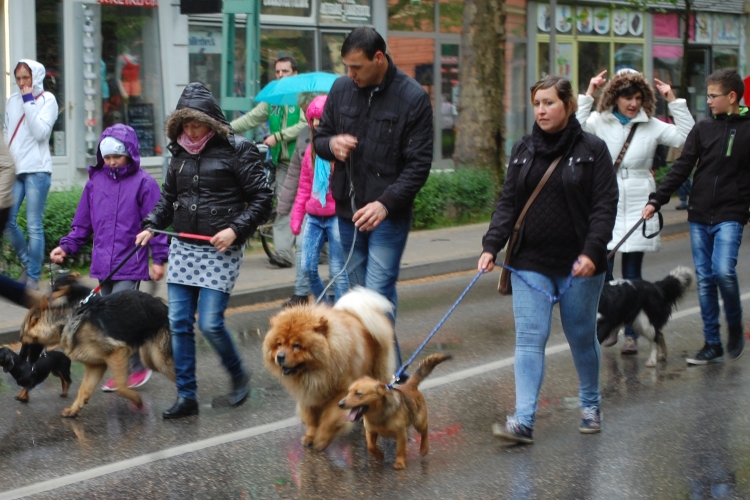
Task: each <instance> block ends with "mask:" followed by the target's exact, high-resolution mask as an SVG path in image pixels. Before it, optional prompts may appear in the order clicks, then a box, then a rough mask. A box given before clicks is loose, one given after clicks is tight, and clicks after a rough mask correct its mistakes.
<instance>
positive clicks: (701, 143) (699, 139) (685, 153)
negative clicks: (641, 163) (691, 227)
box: [649, 107, 750, 224]
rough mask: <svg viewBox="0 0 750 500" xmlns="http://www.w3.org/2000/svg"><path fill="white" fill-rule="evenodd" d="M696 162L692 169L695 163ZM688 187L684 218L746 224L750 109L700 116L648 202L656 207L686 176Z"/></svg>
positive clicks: (749, 201) (749, 185)
mask: <svg viewBox="0 0 750 500" xmlns="http://www.w3.org/2000/svg"><path fill="white" fill-rule="evenodd" d="M696 165H697V167H696ZM693 168H696V170H695V174H694V175H693V189H692V191H691V192H690V198H689V202H688V221H690V222H697V223H699V224H718V223H720V222H728V221H735V222H739V223H740V224H746V223H747V221H748V208H750V111H748V108H745V107H743V108H741V109H740V113H739V114H736V115H720V116H715V117H713V118H707V119H705V120H701V121H700V122H698V123H697V124H696V125H695V126H694V127H693V130H691V131H690V134H688V136H687V140H686V141H685V147H684V148H683V150H682V155H681V156H680V157H679V158H678V159H677V161H675V162H674V164H673V165H672V168H671V169H670V170H669V173H667V176H666V178H665V179H664V180H663V181H662V183H661V184H659V188H658V189H657V191H656V193H652V194H651V196H650V197H649V204H651V205H654V206H655V207H656V209H657V210H658V209H659V208H661V206H662V205H664V204H666V203H668V202H669V198H670V196H671V195H672V193H674V192H675V191H677V189H678V188H679V187H680V186H681V185H682V183H683V182H685V180H686V179H687V178H688V176H689V175H690V172H692V170H693Z"/></svg>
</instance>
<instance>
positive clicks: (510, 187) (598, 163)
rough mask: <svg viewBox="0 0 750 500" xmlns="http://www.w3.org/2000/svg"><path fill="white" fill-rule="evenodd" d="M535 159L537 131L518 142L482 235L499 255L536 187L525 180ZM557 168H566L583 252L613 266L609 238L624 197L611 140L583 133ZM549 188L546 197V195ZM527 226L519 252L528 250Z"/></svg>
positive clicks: (601, 267) (568, 192) (602, 264)
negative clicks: (609, 260) (525, 246)
mask: <svg viewBox="0 0 750 500" xmlns="http://www.w3.org/2000/svg"><path fill="white" fill-rule="evenodd" d="M533 161H534V148H533V145H532V141H531V136H526V137H524V138H523V139H521V140H520V141H518V142H517V143H516V144H515V145H514V146H513V151H512V152H511V157H510V163H509V164H508V171H507V173H506V175H505V184H504V185H503V190H502V192H501V194H500V199H499V200H498V202H497V206H496V207H495V211H494V213H493V214H492V221H491V222H490V227H489V229H488V230H487V234H485V235H484V238H482V248H483V251H484V252H489V253H491V254H492V255H494V256H495V257H497V254H498V252H500V250H501V249H502V248H503V247H504V246H505V244H506V243H507V242H508V239H509V238H510V235H511V233H512V232H513V226H514V225H515V223H516V220H518V216H519V215H520V214H521V210H523V207H524V205H525V204H526V201H528V199H529V197H530V196H531V193H532V191H533V190H534V188H535V187H536V186H531V187H529V188H527V187H526V182H525V179H526V176H527V174H528V172H529V169H530V168H531V164H532V163H533ZM557 168H562V169H563V172H562V173H563V177H562V182H563V187H564V189H565V199H566V201H567V205H568V209H569V210H570V214H571V217H572V220H573V223H574V227H572V228H570V230H571V231H575V233H576V235H577V237H578V241H579V245H580V251H579V254H584V255H586V256H587V257H589V258H590V259H591V260H592V261H593V262H594V264H595V265H596V272H597V273H602V272H604V271H605V270H606V269H607V243H609V241H610V240H611V239H612V228H613V227H614V225H615V216H616V215H617V199H618V190H617V180H616V178H615V171H614V168H613V166H612V157H611V156H610V154H609V150H608V149H607V145H606V144H605V143H604V141H602V140H601V139H599V138H598V137H596V136H595V135H593V134H589V133H588V132H581V133H580V134H579V135H578V136H577V137H576V139H575V140H574V142H573V145H572V147H571V149H570V152H569V153H568V154H566V155H565V156H564V157H563V159H562V160H561V161H560V164H559V165H558V166H557ZM544 189H546V186H545V188H544ZM544 189H542V191H541V192H540V193H539V196H540V197H541V196H544ZM523 229H524V228H523V226H521V234H520V235H519V240H518V242H517V244H516V247H515V248H514V249H513V252H514V255H518V254H519V253H521V252H523ZM572 264H573V263H572V262H571V266H572Z"/></svg>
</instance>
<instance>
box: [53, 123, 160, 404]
mask: <svg viewBox="0 0 750 500" xmlns="http://www.w3.org/2000/svg"><path fill="white" fill-rule="evenodd" d="M96 160H97V162H96V165H94V166H92V167H89V169H88V170H89V180H88V182H86V186H85V187H84V188H83V194H82V195H81V201H80V202H78V208H77V209H76V215H75V217H74V218H73V223H72V224H71V227H72V230H71V231H70V233H68V235H67V236H65V237H64V238H62V239H61V240H60V246H58V247H57V248H55V249H54V250H52V252H51V253H50V256H49V257H50V260H51V261H52V262H56V263H58V264H60V263H62V262H63V259H64V258H65V256H66V255H72V254H74V253H76V252H77V251H78V250H79V249H80V248H81V247H83V246H85V245H86V244H87V243H88V242H89V239H90V238H91V235H92V234H93V235H94V250H93V252H92V253H91V270H90V275H91V277H92V278H96V279H98V280H99V283H100V284H102V283H101V280H103V279H104V278H106V277H107V276H108V275H109V273H110V272H112V270H113V269H114V268H115V267H117V265H118V264H120V262H122V261H123V260H124V259H125V257H127V255H128V254H129V253H130V252H131V251H132V249H133V245H134V242H135V237H136V235H137V234H138V233H139V232H140V231H141V221H142V220H143V219H144V218H145V217H146V216H147V215H148V214H149V213H150V212H151V210H152V209H153V208H154V206H155V205H156V202H157V201H159V197H160V192H159V185H158V184H157V183H156V181H155V180H154V178H153V177H151V176H150V175H149V174H148V172H146V171H145V170H143V169H141V155H140V153H139V152H138V137H137V136H136V134H135V130H133V129H132V128H131V127H128V126H127V125H122V124H116V125H113V126H111V127H109V128H108V129H106V130H105V131H104V132H102V136H101V139H100V141H99V147H98V148H97V152H96ZM148 245H149V247H150V248H151V258H152V259H153V264H151V268H150V269H149V264H148V262H149V255H148V250H146V249H145V248H143V249H141V250H139V251H138V252H136V254H135V255H134V256H133V257H131V258H130V260H128V261H127V262H126V263H125V265H124V266H122V268H121V269H120V270H119V271H117V273H116V274H115V275H114V276H113V277H112V280H111V281H108V282H107V283H103V284H102V290H101V293H102V295H109V294H110V293H114V292H119V291H122V290H130V289H132V290H137V289H138V287H139V286H140V283H141V281H142V280H148V279H149V278H151V279H154V280H160V279H161V278H162V277H163V276H164V263H165V262H166V261H167V255H168V251H169V247H168V245H167V237H166V235H159V236H156V237H154V238H152V239H151V241H149V243H148ZM149 377H151V370H148V369H147V368H146V367H144V366H143V364H142V363H141V358H140V356H139V355H138V352H137V351H136V353H135V354H133V356H132V357H131V358H130V377H129V378H128V386H129V387H139V386H141V385H143V384H145V383H146V382H147V381H148V379H149ZM116 389H117V384H116V383H115V381H114V380H112V379H110V380H108V381H107V382H106V383H105V384H104V386H103V387H102V390H103V391H105V392H112V391H115V390H116Z"/></svg>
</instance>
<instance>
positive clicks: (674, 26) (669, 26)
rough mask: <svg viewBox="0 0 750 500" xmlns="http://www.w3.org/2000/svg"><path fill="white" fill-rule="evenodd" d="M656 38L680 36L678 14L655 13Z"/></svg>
mask: <svg viewBox="0 0 750 500" xmlns="http://www.w3.org/2000/svg"><path fill="white" fill-rule="evenodd" d="M653 19H654V37H655V38H680V18H679V17H677V14H665V13H658V12H657V13H654V17H653Z"/></svg>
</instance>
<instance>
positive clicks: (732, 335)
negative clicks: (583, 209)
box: [643, 69, 750, 365]
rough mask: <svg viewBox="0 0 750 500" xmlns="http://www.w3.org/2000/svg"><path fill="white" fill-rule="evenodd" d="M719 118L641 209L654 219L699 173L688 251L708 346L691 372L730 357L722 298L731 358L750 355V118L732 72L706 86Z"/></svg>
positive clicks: (700, 127) (703, 125) (694, 139)
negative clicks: (745, 241)
mask: <svg viewBox="0 0 750 500" xmlns="http://www.w3.org/2000/svg"><path fill="white" fill-rule="evenodd" d="M706 86H707V89H708V95H707V96H706V97H707V100H708V105H709V107H710V108H711V112H712V113H713V118H708V119H706V120H703V121H701V122H699V123H697V124H696V125H695V127H693V130H692V131H691V132H690V134H689V135H688V137H687V141H686V142H685V147H684V149H683V152H682V156H680V158H678V159H677V161H675V162H674V164H673V165H672V169H671V170H670V171H669V173H668V174H667V177H666V178H665V179H664V181H663V182H662V183H661V184H660V185H659V189H658V191H657V192H656V193H652V194H651V196H650V197H649V202H648V204H647V205H646V207H645V208H644V209H643V217H644V218H646V219H650V218H651V217H652V216H653V214H654V212H655V211H658V210H659V209H660V208H661V206H662V205H664V204H665V203H668V202H669V198H670V196H671V194H672V193H674V192H675V191H676V190H677V189H678V188H679V187H680V186H681V185H682V183H683V182H685V180H686V179H687V178H688V176H689V175H690V172H691V171H692V170H693V167H695V168H696V170H695V175H694V176H693V189H692V191H691V193H690V202H689V205H688V222H690V243H691V247H692V251H693V262H694V263H695V271H696V275H697V278H698V296H699V299H700V307H701V316H702V318H703V335H704V337H705V345H704V346H703V348H702V349H701V350H700V351H699V352H698V353H697V354H696V355H695V356H693V357H689V358H687V362H688V364H692V365H705V364H708V363H714V362H717V361H721V360H722V357H723V355H724V349H723V348H722V345H721V336H720V334H719V313H720V309H719V297H718V294H717V292H716V290H717V287H718V290H719V292H721V297H722V299H724V313H725V315H726V319H727V327H728V330H729V337H728V342H727V354H728V355H729V358H730V359H737V358H739V357H740V356H741V355H742V352H743V351H744V349H745V335H744V333H743V326H742V303H741V301H740V287H739V283H738V280H737V272H736V270H735V268H736V266H737V255H738V253H739V249H740V244H741V243H742V231H743V229H744V226H745V224H747V221H748V209H750V149H748V147H747V145H748V144H750V112H748V108H746V107H740V104H739V102H740V98H741V97H742V96H743V94H744V91H745V85H744V83H743V82H742V78H741V77H740V75H739V74H738V73H737V71H736V70H733V69H722V70H719V71H716V72H714V73H712V74H711V75H710V76H709V77H708V79H707V80H706Z"/></svg>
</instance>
